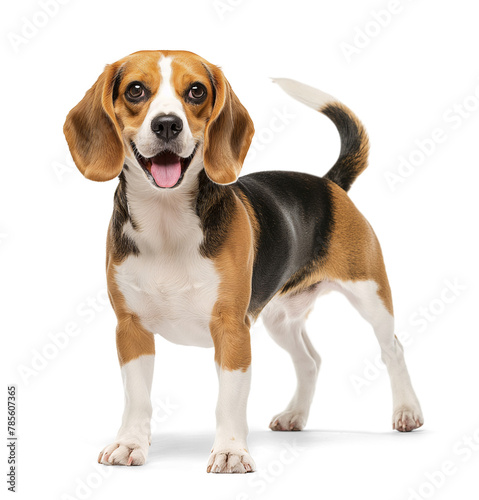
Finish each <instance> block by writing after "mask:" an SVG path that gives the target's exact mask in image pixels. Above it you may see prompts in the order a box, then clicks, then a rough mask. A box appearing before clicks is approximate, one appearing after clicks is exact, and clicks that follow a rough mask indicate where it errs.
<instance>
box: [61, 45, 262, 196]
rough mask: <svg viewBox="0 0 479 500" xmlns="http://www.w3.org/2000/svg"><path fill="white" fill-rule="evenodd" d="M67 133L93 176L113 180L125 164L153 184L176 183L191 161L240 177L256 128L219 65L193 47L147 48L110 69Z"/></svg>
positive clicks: (217, 177)
mask: <svg viewBox="0 0 479 500" xmlns="http://www.w3.org/2000/svg"><path fill="white" fill-rule="evenodd" d="M64 133H65V137H66V139H67V142H68V145H69V147H70V151H71V153H72V156H73V159H74V161H75V163H76V165H77V167H78V168H79V169H80V171H81V172H82V174H83V175H84V176H85V177H87V178H88V179H92V180H95V181H107V180H110V179H113V178H114V177H116V176H117V175H119V173H120V172H121V170H122V168H123V165H124V163H125V162H127V163H128V165H131V166H132V168H137V169H139V170H141V171H142V172H143V173H144V175H145V179H148V181H149V182H150V183H151V184H152V185H153V186H154V187H155V188H177V187H178V186H180V185H181V183H182V179H183V177H185V176H188V175H189V174H188V168H189V167H190V165H191V164H192V163H193V162H194V163H195V165H196V166H197V167H198V168H203V167H204V169H205V171H206V174H207V175H208V177H209V178H210V179H211V180H212V181H213V182H216V183H218V184H230V183H232V182H235V181H236V179H237V178H238V175H239V172H240V170H241V167H242V165H243V161H244V158H245V156H246V153H247V152H248V148H249V146H250V143H251V139H252V137H253V134H254V127H253V122H252V120H251V118H250V116H249V114H248V112H247V111H246V109H245V108H244V107H243V105H242V104H241V103H240V101H239V100H238V98H237V97H236V95H235V94H234V92H233V90H232V89H231V86H230V84H229V83H228V81H227V80H226V78H225V77H224V75H223V73H222V71H221V70H220V69H219V68H218V67H216V66H214V65H212V64H210V63H208V62H207V61H205V60H204V59H202V58H201V57H199V56H197V55H196V54H193V53H191V52H182V51H143V52H136V53H134V54H132V55H130V56H127V57H125V58H124V59H121V60H120V61H118V62H116V63H114V64H111V65H108V66H107V67H106V68H105V71H104V72H103V73H102V74H101V75H100V77H99V78H98V80H97V81H96V83H95V84H94V85H93V87H92V88H91V89H90V90H89V91H88V92H87V93H86V94H85V97H84V98H83V99H82V100H81V101H80V102H79V103H78V104H77V105H76V106H75V107H74V108H73V109H72V110H71V111H70V113H69V114H68V116H67V119H66V122H65V125H64ZM196 170H197V169H196ZM190 175H194V174H190Z"/></svg>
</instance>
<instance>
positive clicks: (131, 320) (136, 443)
mask: <svg viewBox="0 0 479 500" xmlns="http://www.w3.org/2000/svg"><path fill="white" fill-rule="evenodd" d="M116 312H117V316H118V326H117V330H116V344H117V349H118V358H119V360H120V365H121V375H122V378H123V388H124V392H125V408H124V411H123V419H122V424H121V427H120V430H119V431H118V434H117V436H116V439H115V441H114V442H113V443H111V444H110V445H108V446H106V447H105V448H104V449H103V450H102V452H101V453H100V456H99V457H98V462H99V463H102V464H109V465H143V464H144V463H145V462H146V458H147V456H148V447H149V445H150V440H151V431H150V423H151V412H152V408H151V399H150V392H151V383H152V379H153V366H154V360H155V342H154V338H153V334H151V333H150V332H148V331H146V330H145V329H144V328H143V327H142V325H141V324H140V322H139V320H138V318H137V317H136V316H135V315H132V314H125V315H123V314H118V310H116Z"/></svg>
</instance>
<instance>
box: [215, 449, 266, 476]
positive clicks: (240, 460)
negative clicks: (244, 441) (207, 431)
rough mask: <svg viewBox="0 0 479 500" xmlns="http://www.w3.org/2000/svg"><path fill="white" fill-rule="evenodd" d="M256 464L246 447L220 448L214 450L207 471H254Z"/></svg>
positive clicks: (240, 472)
mask: <svg viewBox="0 0 479 500" xmlns="http://www.w3.org/2000/svg"><path fill="white" fill-rule="evenodd" d="M255 470H256V465H255V463H254V460H253V459H252V458H251V457H250V455H249V453H248V451H247V450H246V447H245V448H239V447H238V448H236V447H235V448H233V447H229V448H221V447H219V448H218V451H216V450H215V449H213V450H212V452H211V455H210V458H209V460H208V466H207V468H206V472H215V473H230V474H231V473H239V474H244V473H245V472H254V471H255Z"/></svg>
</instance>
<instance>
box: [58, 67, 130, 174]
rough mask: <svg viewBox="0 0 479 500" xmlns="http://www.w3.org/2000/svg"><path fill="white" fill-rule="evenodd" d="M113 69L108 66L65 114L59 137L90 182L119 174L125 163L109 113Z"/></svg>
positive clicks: (121, 146) (119, 134) (117, 130)
mask: <svg viewBox="0 0 479 500" xmlns="http://www.w3.org/2000/svg"><path fill="white" fill-rule="evenodd" d="M116 74H117V68H116V66H115V65H109V66H107V67H106V68H105V71H104V72H103V73H102V74H101V75H100V77H99V78H98V80H97V81H96V83H95V85H93V87H92V88H91V89H90V90H89V91H88V92H87V93H86V94H85V97H84V98H83V99H82V100H81V101H80V102H79V103H78V104H77V105H76V106H75V107H74V108H73V109H72V110H71V111H70V113H68V116H67V119H66V121H65V125H64V126H63V133H64V134H65V137H66V140H67V142H68V146H69V148H70V152H71V154H72V157H73V160H74V161H75V164H76V166H77V167H78V169H79V170H80V172H81V173H82V174H83V175H84V176H85V177H86V178H87V179H91V180H93V181H109V180H110V179H113V178H114V177H116V176H117V175H119V174H120V172H121V170H122V168H123V161H124V159H125V151H124V148H123V141H122V139H121V131H120V127H119V125H118V122H117V120H116V117H115V112H114V110H113V84H114V80H115V76H116Z"/></svg>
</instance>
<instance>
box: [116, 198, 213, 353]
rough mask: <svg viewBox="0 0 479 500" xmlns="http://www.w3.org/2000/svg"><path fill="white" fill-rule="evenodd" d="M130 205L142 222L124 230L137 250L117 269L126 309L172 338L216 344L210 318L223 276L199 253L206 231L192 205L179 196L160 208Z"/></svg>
mask: <svg viewBox="0 0 479 500" xmlns="http://www.w3.org/2000/svg"><path fill="white" fill-rule="evenodd" d="M130 205H131V207H130V208H131V211H132V215H133V216H134V217H135V215H136V217H137V218H135V220H138V223H139V226H140V227H139V230H137V231H135V230H134V229H133V228H132V226H131V224H129V223H127V224H126V225H125V227H124V232H125V234H127V235H128V236H130V237H131V238H132V239H133V240H134V241H135V244H136V245H137V247H138V249H139V255H137V256H135V255H130V256H128V257H127V258H126V259H125V260H124V261H123V262H122V263H121V264H120V265H119V266H118V267H117V269H116V271H117V272H116V281H117V283H118V287H119V289H120V291H121V293H122V294H123V296H124V297H125V301H126V305H127V307H128V309H129V310H130V311H131V312H133V313H135V314H136V315H138V317H139V318H140V321H141V323H142V324H143V326H144V327H145V328H146V329H148V330H149V331H151V332H152V333H155V334H159V335H161V336H162V337H164V338H165V339H167V340H170V341H171V342H174V343H176V344H183V345H194V346H200V347H210V346H212V345H213V342H212V338H211V334H210V329H209V323H210V321H211V313H212V310H213V306H214V305H215V303H216V300H217V295H218V286H219V278H218V274H217V271H216V269H215V266H214V263H213V261H211V260H210V259H206V258H204V257H202V256H201V254H200V251H199V248H200V244H201V242H202V241H203V232H202V230H201V227H200V224H199V219H198V217H197V216H196V214H195V212H194V210H192V209H191V207H190V208H188V209H185V210H183V209H182V208H181V207H182V204H181V200H171V203H168V204H164V203H162V204H161V206H159V207H158V206H155V205H154V204H148V203H147V202H145V200H142V203H141V205H139V206H138V207H136V206H135V202H134V201H133V202H130ZM140 208H141V210H140ZM135 209H137V210H135Z"/></svg>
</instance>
